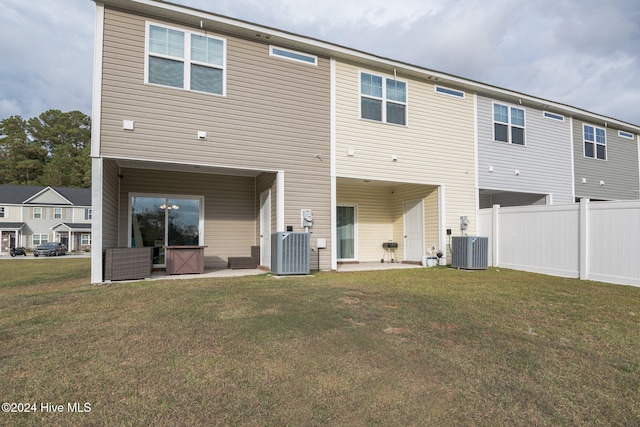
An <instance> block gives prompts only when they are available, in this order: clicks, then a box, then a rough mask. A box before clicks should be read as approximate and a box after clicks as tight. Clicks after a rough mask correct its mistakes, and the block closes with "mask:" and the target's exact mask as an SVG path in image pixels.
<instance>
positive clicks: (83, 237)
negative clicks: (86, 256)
mask: <svg viewBox="0 0 640 427" xmlns="http://www.w3.org/2000/svg"><path fill="white" fill-rule="evenodd" d="M85 238H86V241H85ZM80 244H81V245H85V246H88V245H91V234H86V233H85V234H81V235H80Z"/></svg>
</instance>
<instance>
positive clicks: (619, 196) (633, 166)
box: [573, 120, 640, 200]
mask: <svg viewBox="0 0 640 427" xmlns="http://www.w3.org/2000/svg"><path fill="white" fill-rule="evenodd" d="M584 124H588V125H591V126H596V127H600V128H604V126H603V125H600V124H596V123H589V122H583V121H580V120H574V124H573V141H574V143H573V150H574V159H575V186H576V198H589V199H595V200H633V199H638V198H640V195H639V193H638V190H639V189H640V188H639V186H640V181H639V178H638V166H639V165H638V142H637V139H635V138H634V139H628V138H622V137H619V136H618V130H617V129H612V128H605V129H606V137H607V141H606V146H607V159H606V160H600V159H593V158H590V157H585V156H584V139H583V138H584V134H583V125H584ZM582 178H585V179H586V181H587V182H586V183H584V184H583V183H582ZM600 181H603V182H604V185H600Z"/></svg>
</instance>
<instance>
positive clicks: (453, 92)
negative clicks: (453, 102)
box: [435, 86, 464, 98]
mask: <svg viewBox="0 0 640 427" xmlns="http://www.w3.org/2000/svg"><path fill="white" fill-rule="evenodd" d="M435 90H436V92H439V93H444V94H445V95H451V96H455V97H457V98H464V92H462V91H459V90H454V89H449V88H447V87H442V86H436V89H435Z"/></svg>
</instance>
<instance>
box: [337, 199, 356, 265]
mask: <svg viewBox="0 0 640 427" xmlns="http://www.w3.org/2000/svg"><path fill="white" fill-rule="evenodd" d="M336 222H337V239H338V248H337V249H338V259H342V260H345V259H350V260H353V259H355V258H356V231H355V228H356V208H355V206H338V207H337V215H336Z"/></svg>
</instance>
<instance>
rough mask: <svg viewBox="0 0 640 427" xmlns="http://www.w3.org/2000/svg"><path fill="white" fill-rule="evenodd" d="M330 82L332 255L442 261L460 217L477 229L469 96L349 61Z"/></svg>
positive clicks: (419, 77)
mask: <svg viewBox="0 0 640 427" xmlns="http://www.w3.org/2000/svg"><path fill="white" fill-rule="evenodd" d="M335 79H336V82H337V83H336V88H337V90H336V119H335V123H336V138H335V159H336V207H337V210H338V218H337V224H336V236H335V238H336V248H337V255H336V261H337V262H338V263H340V262H381V261H388V260H390V259H394V261H398V262H411V263H423V262H424V257H425V256H427V255H435V253H436V252H437V251H438V250H442V251H443V253H444V255H445V256H444V257H443V259H442V260H441V262H442V263H445V262H446V259H447V252H448V251H447V249H448V248H449V239H450V237H451V236H452V235H460V234H461V233H462V232H463V231H462V230H461V228H460V217H461V216H467V217H468V218H470V219H471V223H470V227H469V228H468V229H467V230H466V232H467V233H469V234H473V233H474V232H475V221H473V218H474V216H475V212H476V209H477V197H476V170H475V128H474V102H475V100H474V95H473V94H471V93H467V92H465V91H462V90H452V89H450V88H448V87H445V86H441V85H438V84H437V83H436V82H434V81H433V80H432V79H433V78H432V77H431V78H430V77H429V76H428V75H427V74H426V73H424V74H421V73H411V72H409V71H404V70H402V69H394V68H390V67H381V66H377V67H375V66H366V67H365V66H362V65H359V64H357V63H350V62H347V61H338V62H337V64H336V77H335ZM371 81H374V85H378V86H379V87H378V89H379V92H378V93H377V94H376V93H374V92H375V90H373V91H372V90H370V88H369V85H370V82H371ZM391 88H394V89H393V90H395V92H393V93H391V92H392V89H391ZM380 89H382V90H380ZM443 89H444V90H443ZM371 104H373V105H374V107H373V108H374V110H375V108H376V107H375V105H379V108H380V112H381V114H380V115H375V112H374V113H373V114H372V113H371V112H370V111H369V110H367V109H368V108H369V106H370V105H371ZM365 110H366V111H365ZM447 230H450V232H449V233H448V232H447ZM384 243H393V244H397V249H395V253H393V254H392V255H391V254H389V253H387V249H385V248H383V244H384ZM394 246H395V245H394ZM434 249H435V250H434Z"/></svg>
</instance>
